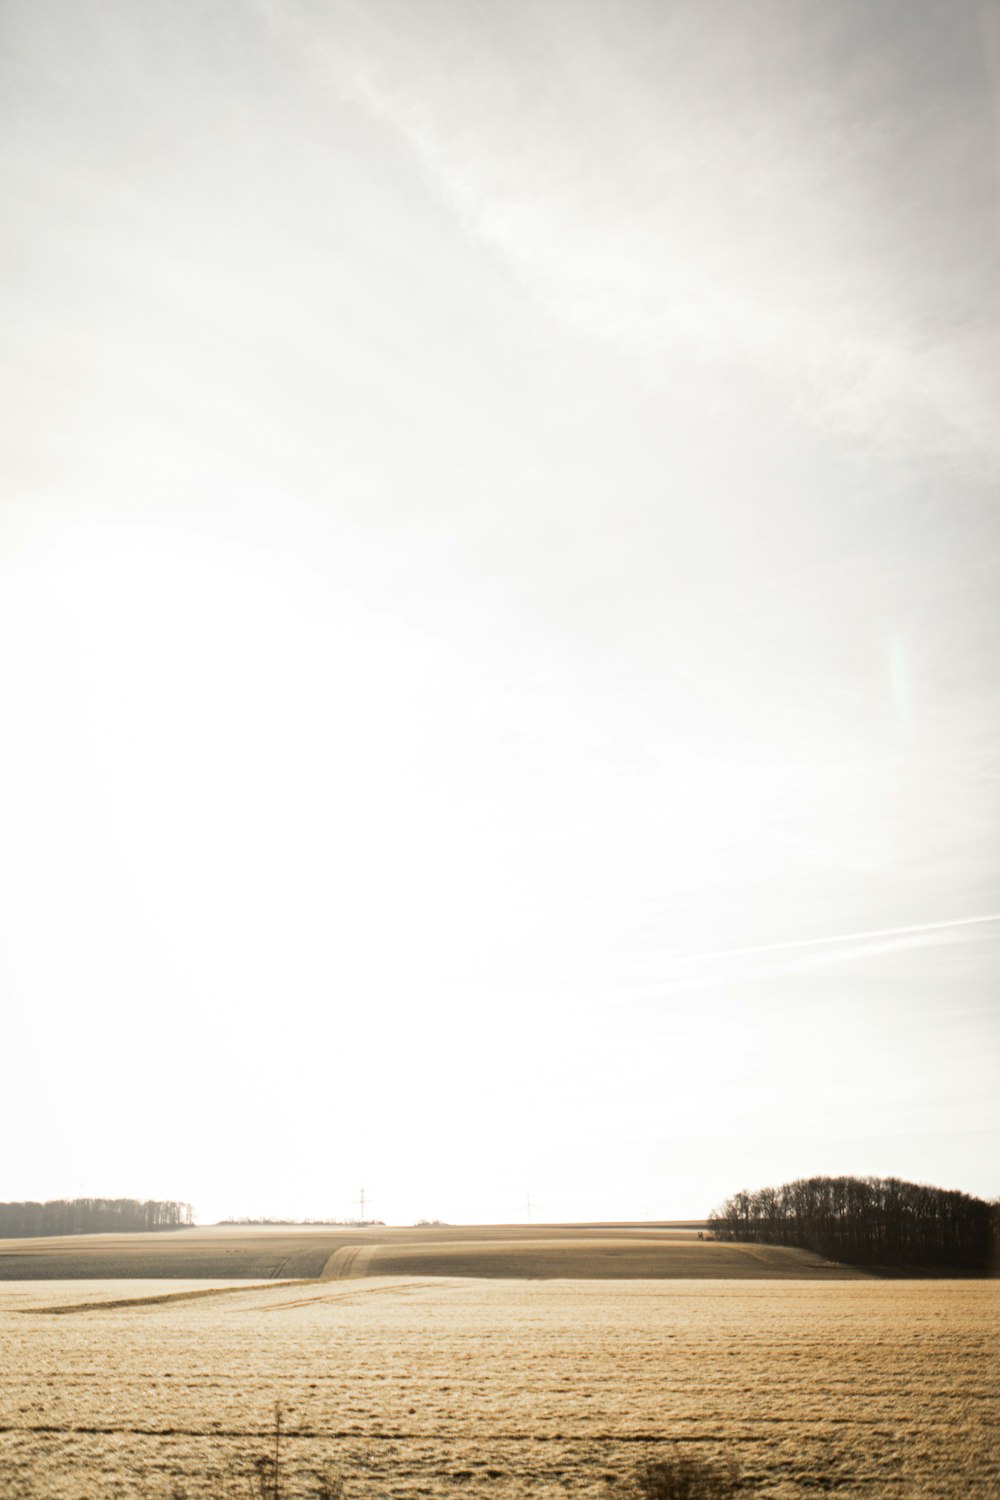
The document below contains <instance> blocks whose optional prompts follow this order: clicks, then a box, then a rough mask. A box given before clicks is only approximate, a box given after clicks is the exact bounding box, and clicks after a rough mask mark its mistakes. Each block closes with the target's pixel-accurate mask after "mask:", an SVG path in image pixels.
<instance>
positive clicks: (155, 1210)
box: [0, 1198, 194, 1239]
mask: <svg viewBox="0 0 1000 1500" xmlns="http://www.w3.org/2000/svg"><path fill="white" fill-rule="evenodd" d="M193 1223H194V1210H193V1209H192V1207H191V1205H190V1203H172V1202H168V1203H161V1202H159V1201H157V1200H154V1199H148V1200H147V1201H146V1202H140V1200H139V1199H138V1198H57V1199H55V1200H53V1201H52V1202H50V1203H0V1239H16V1238H18V1237H21V1236H34V1235H44V1234H113V1233H115V1232H118V1233H133V1232H136V1231H141V1230H149V1229H184V1228H186V1227H187V1226H188V1225H189V1224H193Z"/></svg>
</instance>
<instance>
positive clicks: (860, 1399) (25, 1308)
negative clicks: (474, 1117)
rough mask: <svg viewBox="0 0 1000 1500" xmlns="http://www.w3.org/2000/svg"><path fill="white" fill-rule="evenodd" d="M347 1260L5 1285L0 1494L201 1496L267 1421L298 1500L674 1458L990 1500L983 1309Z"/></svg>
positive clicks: (483, 1487) (819, 1286) (889, 1289)
mask: <svg viewBox="0 0 1000 1500" xmlns="http://www.w3.org/2000/svg"><path fill="white" fill-rule="evenodd" d="M465 1233H466V1234H468V1231H465ZM456 1234H457V1231H456V1232H454V1233H453V1234H452V1235H451V1236H450V1243H451V1249H452V1254H453V1255H459V1256H461V1255H462V1254H464V1252H461V1251H458V1250H456V1249H455V1245H456V1244H461V1241H458V1240H456V1238H455V1235H456ZM555 1238H556V1239H558V1238H559V1236H555ZM611 1238H612V1240H613V1239H614V1236H611ZM428 1243H429V1242H428V1241H427V1240H426V1239H425V1240H424V1241H423V1244H424V1247H425V1249H426V1247H427V1245H428ZM439 1243H441V1244H444V1245H447V1244H448V1243H449V1236H447V1235H445V1236H443V1237H442V1239H441V1240H440V1241H439ZM486 1243H492V1245H493V1249H492V1251H491V1252H490V1254H491V1255H493V1256H497V1255H498V1254H499V1251H498V1249H497V1246H498V1245H500V1244H502V1243H504V1240H503V1237H502V1236H501V1237H498V1238H497V1239H495V1240H493V1241H492V1242H490V1241H489V1240H487V1241H486ZM507 1243H510V1240H508V1241H507ZM543 1243H544V1236H543V1235H542V1234H541V1231H539V1235H538V1243H537V1246H536V1248H538V1249H539V1250H540V1249H541V1248H542V1245H543ZM697 1244H698V1247H699V1249H701V1250H703V1251H705V1252H706V1253H713V1252H714V1250H715V1249H716V1248H719V1249H721V1248H727V1247H713V1246H711V1245H708V1246H707V1247H706V1246H704V1245H703V1244H702V1242H697ZM357 1248H359V1249H361V1248H363V1247H357ZM369 1248H371V1247H369ZM351 1249H352V1247H351V1246H349V1245H342V1246H340V1247H339V1249H338V1248H337V1247H335V1248H334V1249H333V1250H332V1251H331V1252H330V1256H331V1257H332V1258H333V1259H334V1265H333V1267H332V1270H331V1274H330V1276H329V1277H328V1279H326V1280H316V1281H311V1282H301V1281H300V1282H298V1283H296V1284H291V1283H289V1282H287V1281H286V1282H284V1283H282V1282H279V1281H271V1282H269V1283H266V1284H263V1285H258V1284H251V1283H249V1282H247V1281H234V1280H225V1281H221V1280H220V1281H216V1282H215V1283H214V1284H212V1283H206V1281H205V1280H203V1279H183V1278H180V1277H175V1278H173V1279H171V1280H169V1281H166V1282H165V1281H163V1280H155V1281H143V1280H135V1279H133V1280H128V1281H124V1280H118V1281H114V1280H109V1279H101V1280H96V1281H81V1280H64V1281H60V1282H56V1281H54V1280H51V1279H46V1280H36V1281H20V1282H14V1281H8V1282H7V1283H6V1284H5V1285H4V1286H3V1287H2V1288H0V1489H2V1492H3V1493H4V1494H5V1495H8V1494H9V1495H11V1496H17V1495H19V1494H22V1493H23V1494H24V1495H33V1496H36V1497H38V1500H41V1497H48V1496H53V1497H65V1500H70V1497H73V1500H96V1497H111V1496H126V1495H137V1494H141V1495H146V1496H148V1497H150V1500H160V1497H164V1500H166V1497H168V1496H170V1495H171V1494H174V1493H179V1492H181V1491H183V1492H184V1493H185V1494H187V1495H189V1496H191V1497H194V1496H199V1495H208V1494H214V1495H219V1494H221V1493H223V1487H224V1485H225V1483H226V1474H227V1472H230V1473H239V1472H241V1471H245V1470H246V1466H247V1465H248V1464H249V1463H251V1462H252V1459H253V1457H254V1455H255V1454H260V1453H264V1452H265V1451H266V1450H267V1446H268V1443H269V1441H270V1437H269V1434H270V1432H271V1429H272V1425H273V1413H274V1405H275V1402H280V1404H281V1409H282V1413H283V1422H284V1424H285V1428H286V1432H287V1437H286V1439H285V1441H284V1462H285V1466H286V1476H287V1480H288V1486H289V1489H288V1492H289V1494H291V1495H295V1494H303V1495H305V1494H308V1493H310V1492H311V1491H310V1488H309V1484H310V1480H309V1476H313V1475H315V1474H316V1473H317V1472H318V1471H320V1470H321V1469H322V1468H324V1467H325V1466H329V1467H330V1468H331V1470H336V1471H337V1472H339V1473H340V1474H342V1475H343V1478H344V1480H345V1484H346V1495H347V1496H348V1497H349V1500H350V1497H357V1500H364V1497H373V1496H392V1497H397V1500H408V1497H416V1496H432V1497H434V1496H445V1495H454V1494H462V1495H466V1496H469V1497H475V1496H482V1495H487V1494H488V1495H490V1496H494V1497H498V1500H513V1497H515V1496H539V1497H552V1500H554V1497H556V1496H558V1495H567V1494H568V1495H578V1496H592V1497H594V1500H596V1497H598V1496H601V1495H604V1494H606V1493H607V1486H608V1483H609V1480H610V1479H611V1478H613V1477H614V1476H615V1475H620V1474H624V1473H626V1472H627V1471H628V1470H629V1469H630V1468H632V1467H633V1466H634V1465H635V1463H636V1462H637V1461H638V1460H639V1459H640V1458H642V1457H643V1456H652V1455H655V1454H656V1453H662V1452H664V1451H666V1446H667V1445H669V1444H670V1443H672V1442H675V1441H676V1442H678V1443H680V1444H681V1445H682V1446H683V1447H684V1448H685V1449H686V1450H687V1451H690V1452H695V1453H699V1454H703V1455H712V1454H713V1453H715V1452H717V1451H721V1450H722V1449H727V1450H729V1451H731V1452H733V1453H734V1454H735V1455H736V1457H737V1458H738V1460H739V1462H740V1463H741V1465H742V1466H743V1468H744V1470H745V1472H746V1474H747V1475H748V1477H749V1478H750V1479H751V1480H752V1481H753V1482H754V1485H755V1489H754V1491H753V1492H754V1493H759V1494H762V1495H768V1496H773V1497H781V1496H793V1495H800V1494H809V1493H817V1492H819V1491H820V1490H828V1489H830V1488H834V1487H836V1488H839V1489H840V1490H841V1491H842V1492H843V1493H847V1494H850V1495H852V1496H853V1495H868V1496H883V1495H889V1496H899V1497H908V1496H928V1497H929V1496H940V1497H944V1496H959V1495H961V1496H963V1497H969V1496H988V1495H990V1496H991V1495H995V1494H997V1493H998V1492H1000V1459H998V1456H997V1455H998V1454H1000V1434H998V1432H997V1429H996V1421H997V1411H998V1406H1000V1403H998V1396H1000V1361H998V1358H997V1355H998V1352H1000V1351H998V1345H997V1337H996V1327H997V1313H998V1311H1000V1286H998V1283H997V1282H995V1281H989V1280H975V1279H970V1280H960V1281H955V1280H951V1281H949V1280H938V1281H934V1282H921V1281H880V1280H877V1279H873V1278H865V1277H860V1276H856V1277H853V1278H851V1279H838V1280H822V1279H815V1278H814V1279H809V1272H808V1271H807V1272H805V1273H804V1275H803V1273H801V1272H800V1277H799V1279H793V1278H792V1277H791V1276H790V1275H786V1276H785V1279H775V1278H774V1276H773V1275H772V1276H770V1277H768V1276H767V1275H766V1274H765V1275H764V1276H763V1277H758V1276H757V1275H756V1274H751V1275H750V1276H744V1277H741V1278H736V1277H735V1276H732V1275H731V1276H729V1277H728V1278H723V1279H711V1278H710V1277H707V1276H704V1275H702V1276H701V1277H698V1276H696V1277H694V1278H690V1279H687V1278H682V1277H680V1276H677V1275H676V1273H675V1275H674V1277H673V1278H668V1277H661V1278H660V1279H647V1278H637V1277H632V1278H629V1277H619V1278H618V1279H617V1280H614V1281H611V1280H607V1279H604V1280H589V1279H576V1280H572V1279H513V1278H507V1279H504V1278H500V1277H497V1276H495V1275H494V1276H491V1277H482V1278H473V1277H468V1276H464V1277H459V1276H454V1275H451V1276H448V1275H428V1274H423V1275H420V1274H412V1273H406V1274H403V1273H402V1272H399V1271H398V1270H394V1271H392V1273H390V1274H383V1275H379V1276H373V1275H370V1274H369V1275H361V1276H357V1275H355V1274H353V1272H354V1271H357V1270H362V1271H364V1270H368V1271H371V1270H372V1269H373V1266H374V1265H376V1264H377V1262H378V1258H379V1256H380V1255H381V1254H382V1253H383V1252H382V1251H381V1250H380V1248H379V1247H378V1246H375V1247H374V1248H373V1249H372V1254H371V1257H370V1261H371V1264H370V1265H368V1266H367V1267H366V1266H365V1265H364V1264H363V1261H362V1258H361V1256H360V1255H358V1256H354V1257H353V1258H352V1259H350V1260H349V1256H350V1254H351ZM410 1253H412V1251H411V1252H410ZM553 1253H554V1252H553ZM678 1253H680V1252H678ZM338 1256H339V1257H340V1260H339V1262H338V1261H337V1259H336V1258H337V1257H338ZM345 1263H347V1264H346V1275H342V1276H341V1275H338V1265H339V1266H340V1267H341V1268H343V1267H344V1266H345ZM513 1263H515V1262H514V1261H513V1260H511V1261H510V1264H513ZM746 1263H747V1265H748V1267H749V1266H752V1265H753V1264H754V1262H753V1261H752V1260H749V1259H748V1260H747V1262H746ZM326 1264H329V1258H328V1261H327V1262H326ZM384 1264H385V1265H386V1266H388V1265H391V1264H392V1260H391V1257H390V1258H389V1261H388V1262H384ZM692 1264H693V1262H692ZM757 1264H758V1265H759V1263H757ZM352 1268H353V1269H352ZM233 1493H236V1492H235V1491H234V1492H233ZM240 1493H243V1492H242V1491H240Z"/></svg>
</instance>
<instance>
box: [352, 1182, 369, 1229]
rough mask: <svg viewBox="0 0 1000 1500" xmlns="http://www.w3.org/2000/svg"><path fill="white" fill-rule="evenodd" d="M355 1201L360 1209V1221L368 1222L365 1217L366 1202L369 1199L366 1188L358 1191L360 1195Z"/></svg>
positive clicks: (362, 1222)
mask: <svg viewBox="0 0 1000 1500" xmlns="http://www.w3.org/2000/svg"><path fill="white" fill-rule="evenodd" d="M354 1201H355V1203H356V1204H357V1205H358V1209H359V1213H358V1222H359V1223H361V1224H365V1223H367V1220H366V1219H365V1203H366V1202H367V1201H368V1200H367V1197H366V1194H365V1190H364V1188H362V1189H361V1191H360V1192H359V1193H358V1196H357V1197H356V1198H355V1200H354Z"/></svg>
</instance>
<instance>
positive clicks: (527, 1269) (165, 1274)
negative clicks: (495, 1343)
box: [0, 1224, 865, 1281]
mask: <svg viewBox="0 0 1000 1500" xmlns="http://www.w3.org/2000/svg"><path fill="white" fill-rule="evenodd" d="M362 1273H363V1274H365V1275H369V1276H392V1275H397V1276H408V1275H420V1276H477V1277H482V1276H497V1277H503V1278H519V1277H523V1276H531V1277H558V1278H560V1279H561V1278H565V1277H574V1278H577V1279H580V1278H583V1279H588V1280H589V1279H601V1280H603V1279H606V1278H608V1279H613V1280H619V1279H630V1278H633V1277H637V1276H638V1277H643V1278H653V1279H660V1278H664V1277H666V1278H673V1277H676V1276H683V1277H686V1278H689V1277H703V1276H705V1277H711V1278H713V1279H718V1278H719V1277H758V1278H768V1279H772V1278H775V1277H779V1278H782V1277H791V1278H793V1279H796V1280H797V1279H799V1278H801V1277H803V1276H805V1277H808V1278H810V1279H819V1280H827V1279H837V1280H839V1279H842V1278H845V1277H858V1276H862V1275H864V1274H865V1273H863V1272H860V1271H856V1270H851V1269H850V1268H849V1267H846V1266H842V1265H835V1264H831V1263H830V1262H829V1261H824V1260H822V1259H821V1258H820V1257H819V1256H817V1255H812V1254H811V1253H810V1252H809V1251H806V1250H792V1249H787V1248H784V1247H780V1246H772V1245H739V1244H723V1243H720V1242H717V1241H714V1240H711V1239H699V1237H698V1228H697V1227H688V1226H679V1225H656V1224H594V1225H580V1224H539V1225H523V1224H519V1225H508V1224H500V1225H489V1224H488V1225H476V1226H475V1227H471V1226H461V1227H458V1226H455V1227H452V1226H440V1227H435V1228H417V1227H414V1228H408V1229H401V1228H387V1227H386V1226H384V1225H375V1224H373V1225H368V1226H366V1227H364V1228H349V1227H347V1226H340V1225H337V1226H328V1225H287V1226H286V1225H280V1226H278V1225H275V1226H257V1225H245V1226H244V1225H211V1226H207V1227H205V1228H198V1229H182V1230H171V1231H166V1232H162V1233H155V1234H85V1235H64V1236H53V1237H50V1238H46V1239H13V1240H0V1281H8V1280H14V1281H48V1280H50V1279H53V1280H57V1281H66V1280H71V1279H72V1280H91V1279H97V1278H104V1277H108V1278H111V1279H116V1278H119V1277H121V1278H124V1277H129V1278H131V1277H141V1278H144V1279H146V1280H156V1279H159V1278H165V1279H174V1278H181V1279H183V1280H187V1281H191V1280H194V1279H198V1280H208V1281H214V1280H219V1279H223V1280H229V1279H241V1278H246V1279H247V1280H250V1281H263V1280H267V1279H276V1278H282V1279H284V1280H289V1279H302V1278H313V1277H323V1276H337V1277H339V1276H345V1275H354V1276H358V1275H361V1274H362Z"/></svg>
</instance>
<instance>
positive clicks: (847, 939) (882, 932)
mask: <svg viewBox="0 0 1000 1500" xmlns="http://www.w3.org/2000/svg"><path fill="white" fill-rule="evenodd" d="M978 922H1000V912H992V913H991V914H990V915H989V916H984V917H955V918H954V919H953V920H952V921H950V922H918V923H916V924H915V925H914V926H912V927H873V928H870V929H869V930H868V931H866V932H840V933H837V934H836V935H835V936H834V937H816V938H794V939H793V940H792V941H791V942H786V943H756V944H753V945H751V946H750V947H747V948H722V949H718V950H716V951H714V952H712V953H684V954H681V955H680V956H679V957H678V959H677V960H676V962H677V963H699V962H701V960H702V959H708V958H741V957H743V956H745V955H746V954H748V953H780V952H783V951H785V950H786V949H789V948H826V947H829V946H830V945H831V944H832V943H862V942H864V941H865V940H866V939H867V938H885V937H904V936H906V934H908V933H914V932H943V931H945V930H946V929H947V928H949V927H972V926H974V925H975V924H976V923H978Z"/></svg>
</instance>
